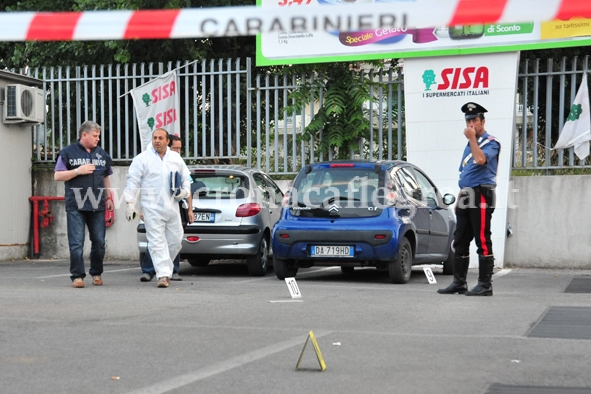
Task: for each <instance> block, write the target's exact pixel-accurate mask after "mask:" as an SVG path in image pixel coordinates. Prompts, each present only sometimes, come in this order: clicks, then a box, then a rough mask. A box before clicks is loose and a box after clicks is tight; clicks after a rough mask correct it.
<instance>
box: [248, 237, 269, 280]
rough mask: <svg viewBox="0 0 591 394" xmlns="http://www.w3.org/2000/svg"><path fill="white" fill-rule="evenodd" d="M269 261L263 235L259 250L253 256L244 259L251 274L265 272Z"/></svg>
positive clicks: (265, 239)
mask: <svg viewBox="0 0 591 394" xmlns="http://www.w3.org/2000/svg"><path fill="white" fill-rule="evenodd" d="M268 261H269V247H268V245H267V238H265V236H264V235H263V237H262V238H261V243H260V245H259V250H258V252H257V254H255V255H254V256H250V257H248V258H247V259H246V266H247V267H248V273H249V274H250V275H251V276H263V275H265V274H266V273H267V262H268Z"/></svg>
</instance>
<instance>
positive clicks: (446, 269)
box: [443, 248, 455, 275]
mask: <svg viewBox="0 0 591 394" xmlns="http://www.w3.org/2000/svg"><path fill="white" fill-rule="evenodd" d="M454 259H455V257H454V251H453V250H451V248H449V254H448V255H447V260H445V261H444V262H443V275H453V274H454Z"/></svg>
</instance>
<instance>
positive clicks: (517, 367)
mask: <svg viewBox="0 0 591 394" xmlns="http://www.w3.org/2000/svg"><path fill="white" fill-rule="evenodd" d="M434 271H435V278H436V279H437V281H438V282H439V284H436V285H430V284H428V282H427V279H426V277H425V275H424V273H423V271H422V269H421V268H415V270H414V271H413V274H412V277H411V280H410V282H409V283H408V284H405V285H393V284H390V283H388V277H387V273H383V272H377V271H376V270H372V269H365V270H358V271H355V272H354V273H353V275H344V274H342V273H341V271H340V269H338V268H314V269H307V270H300V272H299V273H298V275H297V277H296V280H297V284H298V287H299V289H300V291H301V293H302V295H303V297H302V299H301V300H299V302H291V301H292V300H291V297H290V294H289V292H288V288H287V286H286V284H285V282H284V281H279V280H277V279H276V278H275V276H274V275H273V273H272V272H270V273H269V274H268V275H267V276H266V277H250V276H248V273H247V270H246V266H245V265H241V264H236V262H234V263H215V264H212V265H211V266H209V267H205V268H193V267H191V266H189V265H188V264H187V263H182V264H181V275H182V277H183V279H184V280H183V281H182V282H172V283H171V287H169V288H167V289H158V288H157V287H156V283H155V281H152V282H149V283H142V282H140V281H139V276H140V270H139V267H138V263H137V262H135V261H108V262H106V263H105V273H104V274H103V280H104V282H105V284H104V286H102V287H94V286H92V285H91V284H90V280H89V278H88V277H87V280H86V286H87V287H86V288H84V289H73V288H72V287H71V284H70V280H69V273H68V262H67V261H63V260H61V261H15V262H1V263H0V366H1V367H0V392H1V393H19V394H21V393H81V392H84V393H88V394H90V393H216V394H219V393H240V394H244V393H294V394H301V393H328V394H331V393H335V394H336V393H338V394H343V393H456V394H461V393H472V394H473V393H488V392H493V389H494V388H495V387H497V388H498V387H505V386H511V385H520V386H535V387H540V388H545V389H548V390H549V391H548V392H558V391H553V389H552V387H563V388H579V390H578V391H577V392H586V390H589V392H591V373H590V371H591V340H589V339H556V338H534V337H530V336H528V335H529V333H530V332H531V330H532V328H533V327H535V325H536V324H537V323H538V322H540V321H541V319H542V318H543V317H544V316H545V314H546V313H547V311H548V310H549V309H550V308H551V307H557V306H558V307H569V306H570V307H583V308H588V309H584V310H591V294H589V293H587V294H584V293H580V294H569V293H564V290H565V289H566V287H567V286H568V285H569V284H570V283H571V281H572V280H573V279H574V278H591V271H575V270H535V269H513V270H503V271H501V272H498V273H496V274H495V276H494V278H493V279H494V296H493V297H466V296H463V295H454V296H444V295H439V294H437V293H436V290H437V289H438V288H440V287H445V286H447V285H448V284H449V283H450V282H451V277H449V276H443V275H442V274H441V271H440V269H434ZM476 277H477V272H476V270H470V274H469V281H470V285H471V286H472V285H474V284H475V282H476ZM583 324H587V323H583ZM587 328H588V329H589V330H591V325H590V326H589V327H587ZM309 331H313V332H314V334H315V336H316V338H317V341H318V345H319V349H320V351H321V352H322V356H323V358H324V360H325V362H326V365H327V369H326V370H325V371H324V372H320V368H319V363H318V360H317V359H316V355H315V352H314V348H313V347H312V346H311V344H308V347H307V348H306V351H305V353H304V355H303V359H302V362H301V368H300V370H298V371H296V370H295V366H296V363H297V361H298V358H299V357H300V354H301V351H302V348H303V346H304V343H305V341H306V338H307V336H308V333H309ZM499 385H501V386H499ZM581 390H583V391H581ZM507 392H509V391H507ZM528 392H529V391H528ZM532 392H535V391H532Z"/></svg>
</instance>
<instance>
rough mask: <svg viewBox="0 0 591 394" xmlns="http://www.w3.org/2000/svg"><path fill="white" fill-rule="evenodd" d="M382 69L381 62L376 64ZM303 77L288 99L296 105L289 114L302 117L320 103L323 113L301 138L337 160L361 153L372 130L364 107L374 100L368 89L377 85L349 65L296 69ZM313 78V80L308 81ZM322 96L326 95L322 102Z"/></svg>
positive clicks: (316, 116)
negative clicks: (298, 114)
mask: <svg viewBox="0 0 591 394" xmlns="http://www.w3.org/2000/svg"><path fill="white" fill-rule="evenodd" d="M373 65H374V66H376V67H380V66H381V65H382V63H381V62H374V63H373ZM290 71H293V72H298V73H299V74H301V75H303V76H304V77H302V78H300V79H299V82H300V85H299V86H298V88H297V89H295V90H294V91H293V92H292V93H291V94H290V96H289V100H293V104H292V105H290V106H287V107H286V110H287V112H288V114H291V113H294V112H295V113H299V112H301V111H302V109H303V108H304V107H306V106H307V105H308V104H310V103H312V102H319V103H320V104H321V106H320V109H319V110H318V112H317V113H316V115H315V116H314V118H313V119H312V120H311V122H310V124H308V125H307V126H306V128H305V130H304V134H303V135H302V136H301V137H300V138H302V139H304V140H310V141H318V149H319V150H320V151H321V152H324V153H331V154H332V155H333V156H334V157H336V158H346V157H349V156H350V154H351V152H357V153H359V142H360V140H361V138H366V137H368V135H369V133H370V129H371V127H370V126H371V125H370V123H369V120H368V119H367V117H366V116H365V113H364V111H363V105H364V103H367V102H369V101H371V100H374V98H373V97H371V95H370V93H369V87H370V86H371V85H372V84H376V82H374V81H371V80H369V79H368V78H367V76H364V75H363V74H362V73H358V72H354V71H352V70H351V67H350V64H349V63H326V64H320V65H319V64H314V65H300V66H295V67H293V69H292V70H290ZM306 75H313V76H314V77H313V78H309V79H308V78H306V77H305V76H306ZM321 92H322V94H323V97H322V100H321V97H320V95H321Z"/></svg>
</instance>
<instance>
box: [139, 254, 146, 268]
mask: <svg viewBox="0 0 591 394" xmlns="http://www.w3.org/2000/svg"><path fill="white" fill-rule="evenodd" d="M145 258H146V254H145V253H141V252H140V267H141V266H142V263H143V262H144V259H145Z"/></svg>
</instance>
